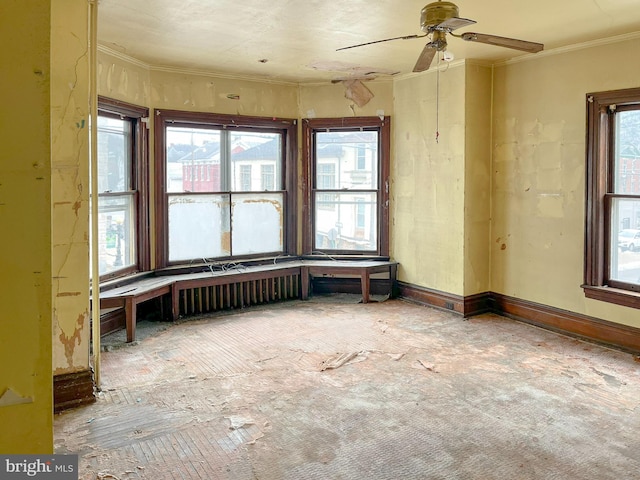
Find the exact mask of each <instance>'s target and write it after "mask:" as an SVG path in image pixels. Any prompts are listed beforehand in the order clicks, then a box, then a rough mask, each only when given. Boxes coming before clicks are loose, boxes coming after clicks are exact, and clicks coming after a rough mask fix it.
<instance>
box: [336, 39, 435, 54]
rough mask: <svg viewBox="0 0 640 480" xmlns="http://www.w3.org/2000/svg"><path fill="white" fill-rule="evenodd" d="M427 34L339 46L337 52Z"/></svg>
mask: <svg viewBox="0 0 640 480" xmlns="http://www.w3.org/2000/svg"><path fill="white" fill-rule="evenodd" d="M426 36H427V35H404V36H403V37H393V38H385V39H384V40H374V41H373V42H367V43H359V44H358V45H350V46H348V47H342V48H337V49H336V52H339V51H340V50H347V49H349V48H356V47H364V46H365V45H373V44H374V43H382V42H390V41H391V40H412V39H414V38H422V37H426Z"/></svg>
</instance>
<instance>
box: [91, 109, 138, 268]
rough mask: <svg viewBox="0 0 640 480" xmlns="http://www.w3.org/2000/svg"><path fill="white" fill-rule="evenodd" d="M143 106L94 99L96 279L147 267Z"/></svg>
mask: <svg viewBox="0 0 640 480" xmlns="http://www.w3.org/2000/svg"><path fill="white" fill-rule="evenodd" d="M147 116H148V111H147V109H145V108H141V107H137V106H134V105H129V104H124V103H121V102H117V101H114V100H109V99H105V98H100V99H99V102H98V136H97V139H98V145H97V152H98V166H97V167H98V168H97V171H98V192H97V197H98V249H99V252H98V261H99V274H100V278H101V279H107V278H110V277H115V276H119V275H123V274H127V273H132V272H134V271H138V270H146V269H148V268H149V255H148V253H147V252H148V251H149V240H148V223H147V220H148V214H147V209H148V200H147V189H146V185H147V165H148V159H147V129H146V126H145V125H144V121H145V120H146V118H147Z"/></svg>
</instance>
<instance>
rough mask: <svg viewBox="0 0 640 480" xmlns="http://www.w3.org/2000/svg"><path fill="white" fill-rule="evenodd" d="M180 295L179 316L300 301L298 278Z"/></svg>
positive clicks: (283, 277)
mask: <svg viewBox="0 0 640 480" xmlns="http://www.w3.org/2000/svg"><path fill="white" fill-rule="evenodd" d="M278 273H279V272H277V271H276V272H273V274H274V276H273V277H270V278H262V279H258V280H243V281H240V282H229V283H223V284H220V285H211V286H206V287H197V288H187V289H184V290H181V291H180V294H179V309H180V316H186V315H195V314H199V313H208V312H215V311H218V310H228V309H232V308H244V307H249V306H252V305H261V304H265V303H273V302H279V301H283V300H289V299H294V298H300V294H301V288H300V275H299V274H294V275H278Z"/></svg>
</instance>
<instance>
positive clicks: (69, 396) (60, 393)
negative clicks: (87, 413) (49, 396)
mask: <svg viewBox="0 0 640 480" xmlns="http://www.w3.org/2000/svg"><path fill="white" fill-rule="evenodd" d="M95 401H96V397H95V395H94V393H93V372H92V371H91V370H83V371H80V372H73V373H64V374H62V375H54V377H53V410H54V412H55V413H58V412H61V411H63V410H67V409H69V408H75V407H79V406H80V405H88V404H90V403H93V402H95Z"/></svg>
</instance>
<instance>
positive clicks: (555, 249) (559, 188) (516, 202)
mask: <svg viewBox="0 0 640 480" xmlns="http://www.w3.org/2000/svg"><path fill="white" fill-rule="evenodd" d="M638 51H640V39H637V38H636V39H632V40H627V41H624V42H619V43H612V44H608V45H600V46H593V47H591V48H588V49H580V50H574V51H566V52H565V53H555V54H554V52H549V54H540V55H538V56H536V57H533V58H531V59H530V60H527V61H523V62H517V63H510V64H507V65H504V66H499V67H496V68H495V76H494V82H495V90H494V120H493V130H494V139H493V144H494V149H493V171H494V174H493V189H492V195H493V199H492V203H493V210H492V215H493V232H492V238H491V243H490V244H491V249H492V252H491V254H492V259H493V261H492V290H494V291H495V292H499V293H502V294H506V295H510V296H513V297H518V298H521V299H525V300H531V301H534V302H538V303H542V304H545V305H551V306H554V307H558V308H562V309H566V310H571V311H574V312H578V313H584V314H588V315H593V316H596V317H599V318H602V319H606V320H610V321H613V322H619V323H624V324H628V325H632V326H636V327H640V315H639V314H638V310H636V309H629V308H624V307H617V306H613V305H611V304H607V303H603V302H598V301H595V300H587V299H585V297H584V293H583V291H582V289H581V288H580V285H581V283H582V280H583V278H582V272H583V256H584V213H585V212H584V204H585V118H586V109H585V102H586V101H585V95H586V93H588V92H593V91H604V90H613V89H622V88H630V87H638V86H639V85H640V62H638V61H637V60H638Z"/></svg>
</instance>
